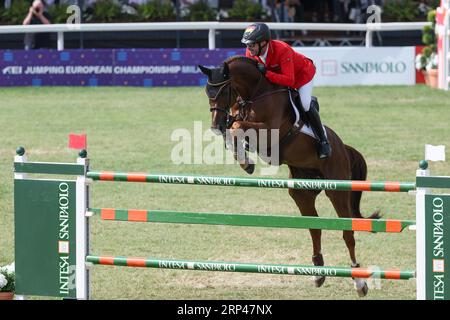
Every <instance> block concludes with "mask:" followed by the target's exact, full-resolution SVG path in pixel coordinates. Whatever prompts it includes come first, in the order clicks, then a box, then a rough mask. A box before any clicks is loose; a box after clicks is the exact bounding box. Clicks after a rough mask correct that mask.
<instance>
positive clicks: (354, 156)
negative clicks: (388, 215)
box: [345, 145, 381, 219]
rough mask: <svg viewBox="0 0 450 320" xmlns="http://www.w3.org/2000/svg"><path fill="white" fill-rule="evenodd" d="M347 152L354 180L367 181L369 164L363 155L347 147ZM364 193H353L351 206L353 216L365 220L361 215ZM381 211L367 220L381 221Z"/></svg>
mask: <svg viewBox="0 0 450 320" xmlns="http://www.w3.org/2000/svg"><path fill="white" fill-rule="evenodd" d="M345 149H346V150H347V155H348V157H349V160H350V166H351V172H352V178H351V179H352V180H366V179H367V164H366V160H364V157H363V155H362V154H361V153H360V152H359V151H357V150H356V149H354V148H352V147H350V146H347V145H345ZM361 197H362V191H353V192H351V206H352V216H353V217H354V218H365V217H363V216H362V215H361V211H360V203H361ZM380 217H381V216H380V211H379V210H378V211H375V212H374V213H372V215H370V216H369V217H368V218H367V219H379V218H380Z"/></svg>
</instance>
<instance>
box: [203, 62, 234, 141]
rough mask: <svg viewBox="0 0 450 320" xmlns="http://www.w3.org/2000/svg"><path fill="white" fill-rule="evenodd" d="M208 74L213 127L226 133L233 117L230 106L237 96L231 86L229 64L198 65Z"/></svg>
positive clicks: (221, 132) (207, 89) (219, 132)
mask: <svg viewBox="0 0 450 320" xmlns="http://www.w3.org/2000/svg"><path fill="white" fill-rule="evenodd" d="M198 67H199V68H200V70H201V71H202V72H203V73H204V74H205V75H207V76H208V82H207V84H206V88H205V90H206V95H207V96H208V98H209V107H210V108H209V109H210V111H211V129H212V130H213V131H214V132H215V133H216V134H222V135H223V134H225V130H226V129H227V127H228V121H229V120H230V118H231V115H230V108H231V106H232V105H233V104H234V102H235V101H236V98H237V93H236V91H235V90H233V87H232V86H231V77H230V70H229V67H228V64H227V63H226V62H225V63H224V64H223V65H222V66H221V67H219V68H211V69H209V68H207V67H204V66H201V65H199V66H198Z"/></svg>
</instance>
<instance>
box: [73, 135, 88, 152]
mask: <svg viewBox="0 0 450 320" xmlns="http://www.w3.org/2000/svg"><path fill="white" fill-rule="evenodd" d="M69 148H71V149H86V148H87V136H86V134H73V133H71V134H69Z"/></svg>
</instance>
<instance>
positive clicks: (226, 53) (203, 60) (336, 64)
mask: <svg viewBox="0 0 450 320" xmlns="http://www.w3.org/2000/svg"><path fill="white" fill-rule="evenodd" d="M295 50H296V51H298V52H300V53H302V54H305V55H306V56H308V57H309V58H311V59H312V60H313V61H314V64H315V65H316V68H317V72H316V77H315V78H314V83H315V85H316V86H326V85H332V86H344V85H387V84H389V85H413V84H415V82H416V79H415V66H414V55H415V47H376V48H363V47H347V48H336V47H328V48H320V47H313V48H312V47H310V48H303V47H302V48H295ZM244 53H245V51H244V49H243V48H238V49H216V50H209V49H84V50H81V49H80V50H64V51H56V50H33V51H24V50H6V51H5V50H0V87H10V86H141V87H142V86H143V87H153V86H155V87H161V86H170V87H175V86H204V85H205V84H206V77H205V75H203V74H202V73H201V72H200V70H199V69H198V68H197V65H199V64H202V65H205V66H208V67H216V66H219V65H220V64H221V63H222V62H223V61H224V60H226V59H227V58H228V57H230V56H234V55H243V54H244Z"/></svg>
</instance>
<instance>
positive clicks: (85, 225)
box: [14, 148, 450, 300]
mask: <svg viewBox="0 0 450 320" xmlns="http://www.w3.org/2000/svg"><path fill="white" fill-rule="evenodd" d="M24 153H25V150H24V149H23V148H18V149H17V155H16V156H15V158H14V217H15V266H16V294H18V295H41V296H53V297H64V298H76V299H89V293H90V281H89V269H90V268H91V266H92V265H96V264H99V265H114V266H127V267H146V268H163V269H184V270H201V271H222V272H247V273H266V274H279V275H281V274H284V275H309V276H322V275H324V276H330V277H353V278H371V277H372V278H381V279H396V280H400V279H404V280H407V279H411V278H416V282H417V299H420V300H425V299H427V300H435V299H445V300H449V299H450V291H449V290H448V289H447V290H446V288H448V287H449V285H450V268H449V267H448V268H447V269H445V268H444V266H445V265H450V264H449V263H450V261H448V260H449V257H448V256H449V255H450V251H449V249H448V247H449V246H450V236H449V233H450V229H449V227H447V226H448V225H449V224H450V195H443V194H441V193H438V194H435V193H433V194H432V193H431V190H430V189H431V188H433V189H450V177H432V176H430V171H429V169H428V163H427V162H426V161H421V163H420V168H419V169H418V170H417V172H416V182H415V183H404V182H370V181H339V180H307V179H306V180H305V179H267V178H264V179H261V178H234V177H212V176H189V175H156V174H142V173H120V172H106V171H104V172H103V171H100V172H96V171H90V170H89V160H88V159H87V158H86V156H87V154H86V152H85V151H84V150H83V151H81V152H80V157H79V158H78V159H77V163H45V162H27V160H26V156H25V155H24ZM29 174H33V175H37V176H36V177H33V178H29V177H28V175H29ZM42 175H46V176H47V175H62V176H69V177H70V178H68V179H63V178H58V179H52V180H50V179H45V178H42ZM94 181H124V182H143V183H166V184H188V185H192V184H194V185H206V186H222V187H230V186H231V187H256V188H295V189H304V190H345V191H387V192H414V193H415V196H416V221H410V220H383V219H380V220H368V219H350V218H319V217H302V216H268V215H253V214H223V213H220V214H219V213H195V212H180V211H164V210H151V211H150V210H121V209H111V208H90V207H89V197H90V193H89V189H90V187H91V184H92V183H93V182H94ZM94 214H97V215H100V217H101V219H102V220H117V221H140V222H157V223H181V224H205V225H228V226H245V227H270V228H297V229H310V228H311V229H324V230H325V229H327V230H354V231H367V232H388V233H390V232H401V231H402V230H404V229H405V228H407V227H409V228H411V229H415V230H416V270H415V271H414V270H397V269H392V270H380V269H368V268H345V267H330V266H325V267H319V266H306V265H281V264H253V263H234V262H222V261H188V260H174V259H153V258H148V259H147V258H130V257H111V256H102V255H94V254H92V253H90V251H89V218H90V217H91V216H92V215H94Z"/></svg>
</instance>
